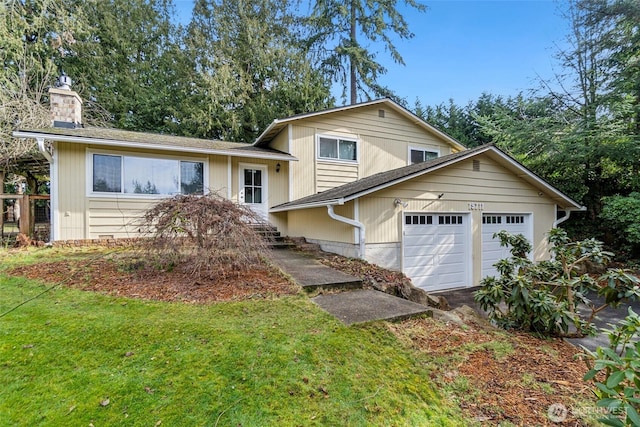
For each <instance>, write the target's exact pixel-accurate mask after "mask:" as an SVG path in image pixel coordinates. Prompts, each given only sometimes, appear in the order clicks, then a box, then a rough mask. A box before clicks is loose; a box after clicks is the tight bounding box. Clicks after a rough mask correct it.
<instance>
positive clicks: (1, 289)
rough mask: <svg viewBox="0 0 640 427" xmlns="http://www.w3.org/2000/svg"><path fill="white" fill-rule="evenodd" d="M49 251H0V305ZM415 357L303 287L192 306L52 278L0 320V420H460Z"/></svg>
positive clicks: (1, 308)
mask: <svg viewBox="0 0 640 427" xmlns="http://www.w3.org/2000/svg"><path fill="white" fill-rule="evenodd" d="M52 256H53V257H55V256H58V257H59V256H65V252H64V251H56V250H52V249H41V250H36V251H31V252H28V254H27V255H18V256H16V255H9V254H8V253H6V252H2V253H1V254H0V262H1V263H2V265H3V266H4V267H2V268H1V269H0V313H5V312H6V311H8V310H10V309H11V308H12V307H14V306H16V305H17V304H19V303H21V302H22V301H25V300H26V299H28V298H30V297H32V296H34V295H36V294H38V293H40V292H42V291H43V290H44V289H46V287H47V286H50V284H44V283H37V282H34V281H29V280H25V279H19V278H13V277H8V276H7V275H6V274H4V271H5V270H4V269H5V268H6V267H7V266H9V265H15V263H20V262H37V261H38V260H39V259H43V260H44V259H45V258H46V259H47V261H49V260H51V259H52ZM424 365H425V364H424V363H420V361H419V360H418V359H416V358H415V355H414V354H413V353H412V352H411V351H410V350H408V349H407V348H406V347H404V346H403V345H402V344H400V343H399V341H397V340H396V338H395V337H394V336H393V335H392V334H391V333H390V332H389V331H388V330H387V328H386V327H385V326H384V324H381V323H373V324H368V325H362V326H355V327H345V326H344V325H342V324H341V323H340V322H338V321H337V320H335V319H333V318H332V317H331V316H329V315H328V314H326V313H324V312H323V311H322V310H320V309H319V308H317V307H316V306H315V305H314V304H313V303H311V302H310V301H309V300H308V299H307V298H306V297H305V296H304V295H299V296H295V297H287V298H282V299H277V300H260V301H247V302H240V303H221V304H215V305H208V306H194V305H188V304H183V303H160V302H148V301H140V300H132V299H122V298H114V297H109V296H104V295H100V294H95V293H91V292H83V291H78V290H73V289H67V288H62V287H60V288H56V289H54V290H52V291H51V292H47V293H45V294H43V295H42V296H40V297H39V298H37V299H35V300H34V301H31V302H29V303H27V304H25V305H23V306H22V307H20V308H18V309H17V310H15V311H13V312H11V313H9V314H7V315H5V316H4V317H1V318H0V425H1V426H13V425H25V426H36V425H56V426H58V425H60V426H62V425H64V426H88V425H89V424H90V423H92V424H93V425H94V426H96V427H98V426H105V425H127V426H138V425H139V426H154V425H160V424H161V425H162V426H178V425H180V426H182V425H206V426H216V425H219V426H245V427H247V426H313V425H318V426H320V425H321V426H375V425H380V426H391V425H395V426H432V425H456V426H457V425H465V424H468V422H467V421H465V420H463V419H461V418H460V415H459V414H458V411H459V410H458V408H456V407H455V406H452V405H450V404H447V403H446V402H444V401H443V400H442V398H441V397H440V396H438V394H437V393H436V392H435V390H434V389H433V387H432V386H431V383H430V380H429V378H430V374H429V371H428V370H427V369H426V367H425V366H424ZM101 403H102V404H101ZM103 405H104V406H103Z"/></svg>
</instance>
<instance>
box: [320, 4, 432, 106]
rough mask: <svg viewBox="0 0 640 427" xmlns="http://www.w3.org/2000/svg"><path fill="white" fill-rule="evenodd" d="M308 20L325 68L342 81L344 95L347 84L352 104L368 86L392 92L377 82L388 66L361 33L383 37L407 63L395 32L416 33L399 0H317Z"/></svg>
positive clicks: (408, 35)
mask: <svg viewBox="0 0 640 427" xmlns="http://www.w3.org/2000/svg"><path fill="white" fill-rule="evenodd" d="M405 4H406V5H407V6H409V7H412V8H414V9H415V10H417V11H419V12H423V11H425V10H426V6H425V5H423V4H422V3H419V2H417V1H415V0H405ZM309 24H310V26H311V31H312V37H311V39H310V40H311V41H312V43H313V44H314V45H316V47H317V49H319V51H320V55H319V56H320V58H321V61H322V69H323V70H324V71H325V72H326V73H327V74H328V75H329V76H331V78H332V79H333V80H334V81H338V82H341V83H342V85H343V88H344V91H343V98H345V97H346V89H347V87H349V92H350V101H351V104H355V103H356V102H357V101H358V93H361V94H364V95H365V96H366V97H367V98H368V97H369V90H371V91H372V92H373V94H374V95H375V96H390V95H392V92H391V90H389V89H388V88H386V87H384V86H381V85H380V84H379V83H378V77H379V76H380V75H382V74H384V73H386V71H387V70H386V69H385V68H384V66H383V65H382V64H380V62H378V61H377V60H376V53H375V52H372V51H371V50H369V49H368V48H367V47H366V46H365V45H363V44H362V43H361V41H360V40H358V36H362V37H364V38H365V39H366V40H367V41H370V42H377V41H379V40H380V41H381V42H382V44H383V45H384V48H385V50H387V51H388V52H389V54H390V55H391V59H393V61H395V62H396V63H398V64H402V65H404V60H403V59H402V56H401V55H400V52H398V50H397V49H396V47H395V46H394V44H393V42H392V36H393V35H396V36H397V37H399V38H402V39H410V38H412V37H413V33H412V32H411V31H410V30H409V26H408V25H407V22H406V21H405V19H404V17H403V16H402V14H401V13H400V12H399V11H398V1H397V0H382V1H377V2H369V1H363V0H347V1H341V0H316V1H315V3H314V6H313V10H312V14H311V17H310V19H309ZM347 75H348V77H347Z"/></svg>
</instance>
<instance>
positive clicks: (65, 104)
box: [49, 74, 82, 129]
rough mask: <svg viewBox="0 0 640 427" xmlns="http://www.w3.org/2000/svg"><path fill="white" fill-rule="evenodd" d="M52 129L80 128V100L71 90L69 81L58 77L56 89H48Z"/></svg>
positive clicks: (63, 77)
mask: <svg viewBox="0 0 640 427" xmlns="http://www.w3.org/2000/svg"><path fill="white" fill-rule="evenodd" d="M49 104H50V105H51V121H52V125H53V127H56V128H70V129H75V128H79V127H82V99H81V98H80V95H78V94H77V93H76V92H74V91H72V90H71V79H70V78H69V77H67V76H65V75H64V74H63V75H62V76H60V80H59V81H58V87H55V88H53V87H52V88H50V89H49Z"/></svg>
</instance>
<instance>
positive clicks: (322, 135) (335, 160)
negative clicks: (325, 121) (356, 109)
mask: <svg viewBox="0 0 640 427" xmlns="http://www.w3.org/2000/svg"><path fill="white" fill-rule="evenodd" d="M320 138H325V139H334V140H335V141H336V144H337V145H338V147H337V149H338V151H337V152H338V156H340V142H339V141H348V142H355V143H356V159H355V160H349V159H340V158H339V157H338V158H333V157H321V156H320ZM316 161H321V162H329V163H341V164H350V165H357V164H359V163H360V138H357V137H352V136H343V135H332V134H328V133H317V134H316Z"/></svg>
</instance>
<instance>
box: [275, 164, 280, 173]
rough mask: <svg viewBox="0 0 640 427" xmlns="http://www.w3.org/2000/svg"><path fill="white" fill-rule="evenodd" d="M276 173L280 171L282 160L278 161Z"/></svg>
mask: <svg viewBox="0 0 640 427" xmlns="http://www.w3.org/2000/svg"><path fill="white" fill-rule="evenodd" d="M276 173H280V162H278V163H276Z"/></svg>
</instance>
